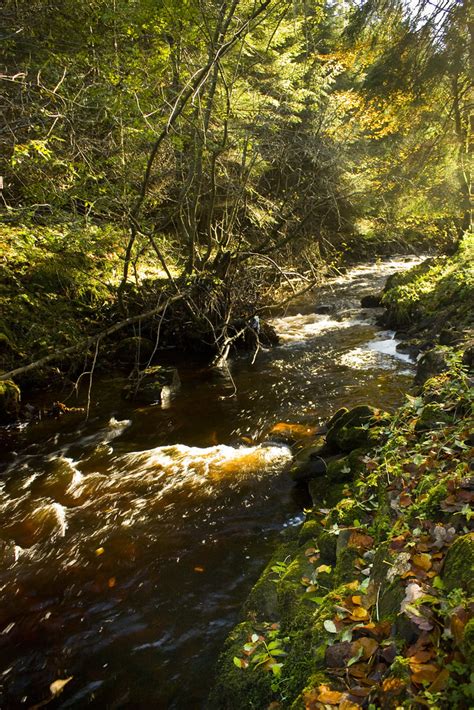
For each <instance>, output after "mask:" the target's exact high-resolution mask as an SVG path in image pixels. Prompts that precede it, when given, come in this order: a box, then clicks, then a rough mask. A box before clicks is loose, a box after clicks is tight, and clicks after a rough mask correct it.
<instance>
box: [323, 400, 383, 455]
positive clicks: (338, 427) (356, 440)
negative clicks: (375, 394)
mask: <svg viewBox="0 0 474 710" xmlns="http://www.w3.org/2000/svg"><path fill="white" fill-rule="evenodd" d="M336 414H337V413H336ZM377 416H379V412H378V411H377V410H376V409H374V408H373V407H369V406H368V405H359V406H358V407H354V408H353V409H351V410H349V411H348V412H345V413H344V414H342V415H341V416H339V417H338V418H337V419H336V420H335V421H334V422H333V424H332V425H331V426H330V427H329V430H328V432H327V434H326V442H327V443H328V444H329V445H330V446H333V447H335V448H336V449H339V450H340V451H345V452H349V451H352V450H353V449H357V448H360V447H363V446H367V445H368V444H369V443H372V442H371V437H370V432H369V425H370V423H371V421H372V420H373V419H374V418H375V417H377ZM333 419H334V417H333Z"/></svg>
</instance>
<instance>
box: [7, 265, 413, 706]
mask: <svg viewBox="0 0 474 710" xmlns="http://www.w3.org/2000/svg"><path fill="white" fill-rule="evenodd" d="M407 265H409V264H408V263H407V262H401V263H397V262H394V261H392V262H388V263H385V264H383V265H371V266H367V267H359V268H357V269H354V270H353V271H351V272H350V273H349V274H347V275H345V276H341V277H339V278H337V279H334V280H333V281H332V282H331V283H330V284H328V285H327V286H326V287H325V288H323V289H320V291H318V294H317V295H316V296H315V297H313V299H311V298H306V299H305V300H304V301H302V302H301V303H298V304H296V305H294V306H292V307H291V309H290V310H289V311H288V312H287V313H286V314H285V315H284V316H279V317H277V318H275V319H274V325H275V327H276V328H277V330H278V332H279V333H280V335H281V345H280V346H279V347H278V348H276V349H274V350H272V351H263V352H261V353H260V354H259V357H258V358H257V360H256V362H255V363H254V364H252V363H251V361H250V360H249V359H246V358H242V359H238V360H237V361H235V362H234V363H232V364H231V374H232V377H230V376H229V374H227V375H226V373H225V372H209V371H196V370H195V369H192V368H191V367H189V365H187V366H186V365H178V366H179V372H180V377H181V381H182V388H181V390H180V392H179V394H178V395H177V397H175V398H174V399H171V400H170V401H169V402H168V403H167V408H161V407H145V408H143V407H142V408H136V407H134V405H133V404H132V403H126V402H123V401H121V399H120V388H121V383H120V382H116V381H114V380H113V379H109V380H105V379H104V380H103V381H102V382H100V383H98V384H97V387H96V391H95V401H94V402H93V407H92V418H91V420H90V421H89V422H85V421H84V420H83V419H81V418H80V417H79V416H74V417H71V418H69V419H68V418H64V419H63V420H61V421H59V422H51V421H48V422H43V423H41V424H40V425H37V426H33V427H30V428H28V429H26V430H23V431H22V432H20V433H19V434H18V438H17V440H16V442H15V447H14V448H15V449H16V451H13V452H10V453H9V455H8V457H7V459H6V467H5V470H4V473H3V475H2V477H1V479H0V510H1V515H2V523H3V524H2V530H1V533H0V561H1V565H0V589H1V592H2V597H3V604H2V607H1V609H0V678H1V681H0V694H1V701H0V705H1V707H2V708H16V707H30V706H31V705H33V704H35V703H38V702H41V701H43V700H45V699H47V698H48V696H49V693H48V687H49V684H50V683H51V682H52V681H54V680H56V679H57V678H66V677H69V676H73V680H72V681H71V682H70V683H69V684H68V685H67V687H66V688H65V690H64V693H63V695H62V696H61V698H60V701H58V702H59V706H60V707H79V706H85V705H87V706H92V707H98V708H99V707H100V708H103V707H117V708H118V707H133V708H141V707H143V708H149V707H158V708H188V707H200V706H202V704H203V699H204V698H205V695H206V692H207V688H208V684H209V682H210V679H211V675H210V669H211V668H212V664H213V663H214V661H215V658H216V654H217V652H218V649H219V646H220V644H221V643H222V641H223V639H224V637H225V635H226V633H227V631H228V629H229V628H230V627H231V626H232V624H233V623H235V621H236V618H237V614H238V609H239V606H240V605H241V603H242V601H243V599H244V597H245V595H246V594H247V592H248V590H249V588H250V586H251V585H252V583H253V582H254V581H255V579H256V577H257V575H258V573H259V571H260V569H261V568H262V566H263V565H264V563H265V560H266V559H267V558H268V556H269V554H270V550H271V549H272V547H273V546H274V545H275V542H276V540H277V538H278V536H279V535H281V531H282V530H283V529H284V528H285V526H291V525H294V524H297V523H298V522H299V521H300V520H301V519H302V514H301V509H302V505H301V501H299V500H298V499H297V497H295V495H294V491H293V488H292V484H291V483H290V481H289V480H288V477H287V475H286V473H285V467H286V466H287V464H288V462H289V460H290V458H291V454H290V451H289V449H288V448H286V447H285V446H281V445H277V444H276V443H272V436H274V435H275V434H277V433H278V432H279V431H280V430H281V429H282V428H281V426H280V428H278V427H277V428H276V429H274V432H273V434H272V433H271V428H272V425H274V424H275V423H276V422H293V423H296V424H299V425H300V427H299V429H298V431H302V432H306V431H308V430H309V431H311V428H314V427H315V426H317V425H318V424H320V423H321V422H322V421H324V420H325V419H326V418H327V417H328V415H329V414H331V413H332V412H333V411H334V410H335V409H336V408H338V407H339V406H341V405H342V404H349V405H350V404H357V403H361V402H370V403H371V404H374V405H375V406H381V407H386V408H387V407H393V406H395V405H396V404H397V403H398V402H399V401H400V399H401V397H402V392H403V391H404V390H405V389H406V388H407V386H408V383H409V376H410V375H411V372H412V365H411V364H410V360H409V358H408V357H407V356H406V355H403V356H402V355H400V354H399V353H398V352H397V351H396V349H395V348H396V344H397V341H395V340H394V339H393V333H390V332H387V331H383V332H382V331H380V329H379V328H378V327H377V326H376V325H375V317H376V312H374V311H367V310H363V309H361V308H360V307H359V299H360V297H361V296H362V295H364V294H365V293H367V292H369V291H373V290H377V289H378V288H380V287H381V286H382V284H383V281H384V279H385V278H386V276H387V275H388V274H389V273H391V272H392V271H395V270H399V269H400V268H402V267H404V266H407ZM321 304H326V305H327V308H324V309H323V310H325V314H318V313H316V312H315V310H317V309H318V307H319V306H320V305H321ZM328 313H329V315H328ZM234 382H235V385H236V387H237V393H236V395H235V396H231V395H233V393H234ZM295 430H296V429H295ZM244 442H245V443H244ZM205 678H206V679H207V680H204V679H205Z"/></svg>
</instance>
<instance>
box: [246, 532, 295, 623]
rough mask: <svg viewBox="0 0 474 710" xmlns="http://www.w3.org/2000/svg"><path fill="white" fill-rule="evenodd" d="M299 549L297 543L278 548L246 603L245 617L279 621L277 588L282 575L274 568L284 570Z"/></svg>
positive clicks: (289, 543) (285, 544)
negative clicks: (280, 567)
mask: <svg viewBox="0 0 474 710" xmlns="http://www.w3.org/2000/svg"><path fill="white" fill-rule="evenodd" d="M297 549H298V548H297V545H296V543H295V542H288V543H284V544H283V545H280V546H279V547H278V549H277V551H276V552H275V554H274V555H273V557H272V559H271V560H270V562H269V563H268V565H267V566H266V567H265V569H264V571H263V572H262V574H261V575H260V577H259V579H258V581H257V583H256V584H255V585H254V587H253V588H252V590H251V592H250V594H249V596H248V598H247V600H246V601H245V604H244V607H243V613H244V615H245V616H253V617H255V618H257V619H260V620H266V621H278V620H279V618H280V613H279V609H278V595H277V586H278V581H279V577H280V573H279V572H275V570H274V569H272V568H274V567H276V566H278V565H282V566H283V569H284V566H285V565H287V564H288V562H289V560H291V559H292V558H293V557H294V556H295V555H296V553H297Z"/></svg>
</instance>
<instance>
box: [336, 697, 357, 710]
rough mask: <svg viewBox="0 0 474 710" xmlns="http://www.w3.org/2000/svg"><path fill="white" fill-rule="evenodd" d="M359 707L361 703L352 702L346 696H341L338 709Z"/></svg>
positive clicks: (351, 709)
mask: <svg viewBox="0 0 474 710" xmlns="http://www.w3.org/2000/svg"><path fill="white" fill-rule="evenodd" d="M361 707H362V705H359V703H354V702H353V701H352V700H350V699H349V698H348V697H347V698H343V699H342V700H341V702H340V703H339V710H360V708H361Z"/></svg>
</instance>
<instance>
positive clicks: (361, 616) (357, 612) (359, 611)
mask: <svg viewBox="0 0 474 710" xmlns="http://www.w3.org/2000/svg"><path fill="white" fill-rule="evenodd" d="M350 618H351V619H352V621H365V619H368V618H369V612H368V611H367V609H364V608H363V607H362V606H356V607H355V609H353V610H352V613H351V615H350Z"/></svg>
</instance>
